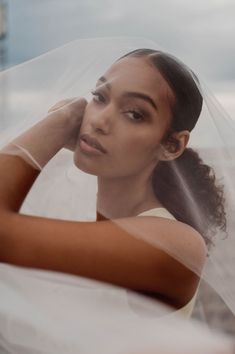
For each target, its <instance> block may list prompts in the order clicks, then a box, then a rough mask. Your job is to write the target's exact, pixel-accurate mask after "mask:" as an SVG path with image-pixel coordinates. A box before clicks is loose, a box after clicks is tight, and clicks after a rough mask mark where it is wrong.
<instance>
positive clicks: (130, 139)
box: [74, 57, 173, 178]
mask: <svg viewBox="0 0 235 354" xmlns="http://www.w3.org/2000/svg"><path fill="white" fill-rule="evenodd" d="M172 97H173V94H172V91H171V89H170V87H169V86H168V84H167V82H166V81H165V80H164V78H163V77H162V76H161V74H160V73H159V72H158V70H157V69H156V68H155V67H153V65H152V64H150V63H149V62H148V61H147V60H146V58H134V57H126V58H123V59H121V60H119V61H118V62H116V63H114V64H113V65H112V66H111V67H110V69H109V70H108V71H107V72H106V73H105V74H104V76H102V77H101V78H100V79H99V80H98V82H97V85H96V88H95V89H94V91H93V98H92V100H91V101H90V102H89V103H88V104H87V107H86V110H85V114H84V117H83V121H82V125H81V128H80V135H79V140H78V143H77V147H76V149H75V154H74V162H75V164H76V166H78V167H79V168H80V169H81V170H83V171H85V172H87V173H90V174H94V175H97V176H103V177H107V178H115V177H128V176H129V177H130V176H135V175H138V174H140V173H142V172H143V173H144V171H151V170H152V169H153V168H154V166H155V165H156V163H157V161H158V156H159V151H160V143H161V141H162V138H163V136H164V135H165V133H166V130H167V129H168V127H169V125H170V120H171V110H170V102H171V100H172ZM92 138H93V139H96V142H97V141H98V143H99V144H101V145H102V147H103V148H104V149H105V152H101V151H97V150H96V149H94V148H93V149H92V148H91V147H90V146H88V145H89V144H92V143H94V141H91V139H92ZM96 142H95V143H96ZM87 143H88V145H87Z"/></svg>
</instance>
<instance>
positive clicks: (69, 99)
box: [48, 97, 77, 113]
mask: <svg viewBox="0 0 235 354" xmlns="http://www.w3.org/2000/svg"><path fill="white" fill-rule="evenodd" d="M75 99H77V98H75V97H72V98H66V99H64V100H61V101H59V102H57V103H56V104H54V106H52V107H51V108H50V109H49V110H48V113H51V112H54V111H56V110H57V109H60V108H62V107H63V106H65V105H67V104H69V103H71V102H73V101H74V100H75Z"/></svg>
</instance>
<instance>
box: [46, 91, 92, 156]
mask: <svg viewBox="0 0 235 354" xmlns="http://www.w3.org/2000/svg"><path fill="white" fill-rule="evenodd" d="M86 105H87V101H86V100H85V99H84V98H77V97H73V98H67V99H64V100H61V101H59V102H57V103H56V104H55V105H54V106H52V107H51V108H50V109H49V111H48V113H53V112H56V113H59V114H60V115H63V116H64V117H66V119H68V124H69V125H71V135H70V137H69V139H68V140H67V142H66V144H65V146H64V147H65V148H66V149H69V150H71V151H74V150H75V147H76V143H77V138H78V134H79V131H80V127H81V123H82V118H83V115H84V111H85V108H86Z"/></svg>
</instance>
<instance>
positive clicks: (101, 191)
mask: <svg viewBox="0 0 235 354" xmlns="http://www.w3.org/2000/svg"><path fill="white" fill-rule="evenodd" d="M157 207H161V204H160V202H159V201H158V200H157V198H156V196H155V194H154V191H153V188H152V183H151V180H150V179H149V178H143V176H142V177H140V176H136V177H133V176H131V177H129V176H128V177H120V178H104V177H98V193H97V211H98V213H99V214H102V215H103V216H104V217H105V218H108V219H117V218H123V217H129V216H136V215H138V214H140V213H142V212H144V211H146V210H149V209H152V208H157Z"/></svg>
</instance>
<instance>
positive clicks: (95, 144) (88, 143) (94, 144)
mask: <svg viewBox="0 0 235 354" xmlns="http://www.w3.org/2000/svg"><path fill="white" fill-rule="evenodd" d="M84 143H85V144H84ZM80 146H81V148H82V149H83V148H84V150H86V151H87V152H99V153H100V152H101V153H103V154H106V153H107V151H106V150H105V148H104V147H103V146H102V145H101V144H100V142H99V141H98V140H97V139H95V138H93V137H92V136H90V135H89V134H82V135H81V136H80Z"/></svg>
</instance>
